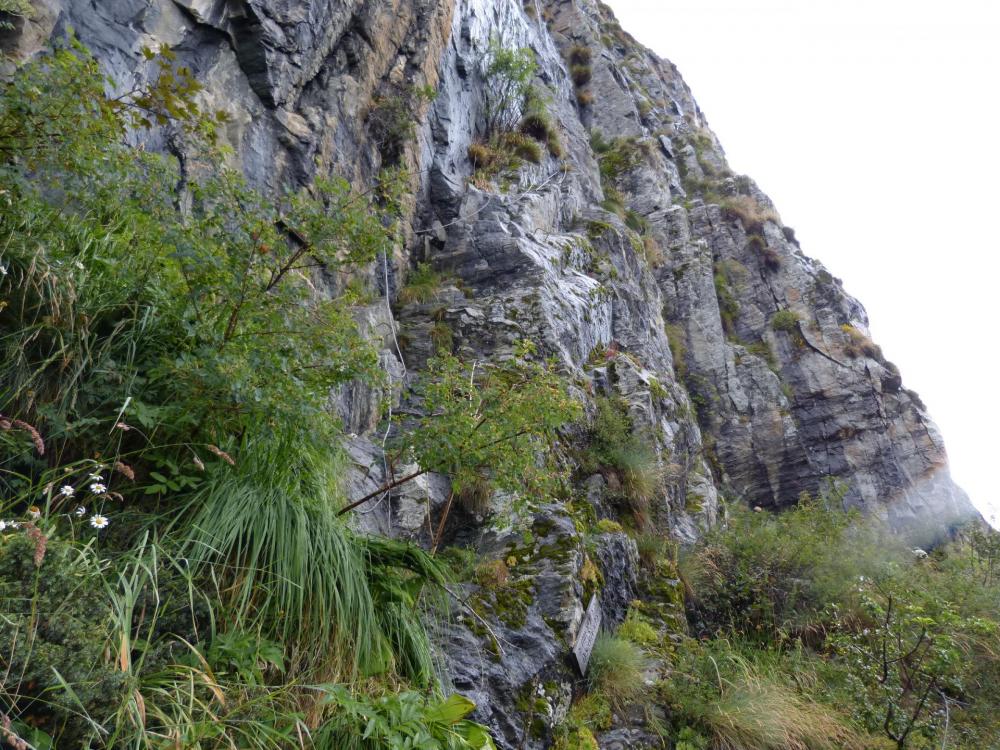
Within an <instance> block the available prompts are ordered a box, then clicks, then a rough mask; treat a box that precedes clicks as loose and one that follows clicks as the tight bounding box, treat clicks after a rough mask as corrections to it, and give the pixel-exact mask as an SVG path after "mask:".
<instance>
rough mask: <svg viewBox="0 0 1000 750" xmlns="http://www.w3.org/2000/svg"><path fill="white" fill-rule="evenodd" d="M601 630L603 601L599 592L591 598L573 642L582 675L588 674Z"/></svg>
mask: <svg viewBox="0 0 1000 750" xmlns="http://www.w3.org/2000/svg"><path fill="white" fill-rule="evenodd" d="M600 630H601V603H600V601H598V599H597V594H594V595H593V596H592V597H591V598H590V604H588V605H587V611H586V612H584V613H583V620H582V621H581V622H580V629H579V631H577V634H576V643H574V644H573V658H575V659H576V668H577V669H579V670H580V674H581V675H585V674H587V663H588V662H589V661H590V652H591V651H593V650H594V641H596V640H597V634H598V632H600Z"/></svg>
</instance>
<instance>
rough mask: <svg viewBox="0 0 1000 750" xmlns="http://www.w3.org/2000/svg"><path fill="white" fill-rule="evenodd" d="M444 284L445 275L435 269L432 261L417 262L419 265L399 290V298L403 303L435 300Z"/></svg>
mask: <svg viewBox="0 0 1000 750" xmlns="http://www.w3.org/2000/svg"><path fill="white" fill-rule="evenodd" d="M443 285H444V276H443V275H442V274H440V273H438V272H437V271H435V270H434V269H433V267H431V264H430V263H417V267H416V268H415V269H413V270H412V271H410V273H409V275H408V276H407V277H406V284H405V285H404V286H403V287H402V288H401V289H400V290H399V295H398V297H397V299H398V300H399V303H400V304H401V305H411V304H414V303H420V304H425V303H427V302H433V301H434V299H435V298H436V297H437V296H438V294H440V293H441V287H442V286H443Z"/></svg>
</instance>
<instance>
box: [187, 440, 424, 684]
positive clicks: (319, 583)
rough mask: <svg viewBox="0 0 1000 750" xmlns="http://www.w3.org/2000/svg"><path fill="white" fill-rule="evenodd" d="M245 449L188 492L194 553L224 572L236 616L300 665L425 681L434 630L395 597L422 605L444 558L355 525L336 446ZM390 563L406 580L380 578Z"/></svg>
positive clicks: (326, 675) (297, 668)
mask: <svg viewBox="0 0 1000 750" xmlns="http://www.w3.org/2000/svg"><path fill="white" fill-rule="evenodd" d="M241 455H242V458H241V460H240V462H239V463H238V464H237V466H236V467H234V468H233V469H231V470H230V469H229V468H228V467H227V468H226V469H222V470H220V472H219V475H218V476H217V477H216V478H215V481H212V482H210V483H207V484H206V485H205V486H204V488H202V489H200V490H199V491H196V492H195V493H194V494H193V495H192V496H191V500H190V507H191V512H192V517H191V520H190V526H189V528H188V530H187V532H186V547H187V549H189V551H190V555H191V557H192V558H193V559H195V560H197V561H199V562H200V563H201V564H203V565H207V566H209V568H210V569H211V570H212V573H213V576H214V577H217V578H218V579H219V580H221V581H223V590H224V591H225V592H226V606H227V609H228V611H229V612H230V617H231V618H233V621H234V625H236V626H237V627H239V628H241V629H244V630H251V631H259V632H261V633H263V634H264V635H265V637H268V638H271V639H274V640H277V641H280V642H282V643H284V644H285V647H286V649H288V651H289V659H290V665H291V669H292V670H293V671H294V672H305V673H307V674H318V675H321V676H322V677H323V679H331V678H336V679H341V680H344V679H352V678H355V677H357V676H358V675H372V674H377V673H381V672H385V671H388V670H391V669H395V668H399V669H401V670H402V671H404V672H405V673H406V674H407V676H408V677H411V678H414V679H417V680H423V681H425V682H426V681H427V680H428V679H429V678H430V676H431V672H432V665H431V663H430V655H429V651H428V646H427V642H426V638H425V636H422V635H420V633H422V632H423V631H422V630H418V628H419V620H415V619H414V618H415V615H414V613H413V611H412V609H407V608H402V609H401V608H400V606H399V605H400V604H405V605H409V606H410V607H412V606H413V605H415V604H416V599H417V593H418V591H419V584H421V583H423V582H425V581H428V580H430V581H433V582H438V583H440V582H443V575H442V574H441V572H440V570H439V568H438V566H436V565H435V564H434V563H433V562H432V561H431V560H430V558H427V557H426V556H425V555H423V553H421V552H419V551H418V550H416V549H413V550H410V551H409V553H408V554H406V555H404V554H400V553H399V551H397V553H396V554H394V555H393V556H390V555H389V554H388V553H389V550H390V548H389V547H388V546H387V545H388V544H389V543H388V542H375V541H374V540H368V541H366V540H362V539H358V538H356V537H355V536H354V535H353V534H352V532H350V531H349V530H348V529H347V527H346V525H345V524H344V522H343V521H342V520H341V519H339V518H337V515H336V514H337V511H338V510H339V508H340V507H341V505H342V504H343V497H342V495H341V493H340V488H339V485H338V478H339V466H338V463H339V462H337V461H335V460H334V457H333V456H331V455H330V454H329V453H328V452H325V451H322V450H321V449H319V448H317V447H315V446H309V445H303V444H293V443H291V442H288V441H285V442H282V441H267V442H264V441H254V442H251V443H249V444H247V445H246V446H245V447H244V449H243V450H242V451H241ZM375 571H378V573H376V572H375ZM390 572H391V573H392V574H393V575H396V576H399V587H398V588H396V587H394V586H393V585H391V584H390V582H389V581H387V580H382V579H381V577H380V575H379V574H382V573H384V574H389V573H390ZM413 577H417V584H416V588H415V587H414V583H413V581H412V578H413ZM407 585H408V586H409V587H410V589H411V591H410V592H407V591H406V588H405V586H407ZM407 593H409V595H408V596H407ZM401 599H402V601H401Z"/></svg>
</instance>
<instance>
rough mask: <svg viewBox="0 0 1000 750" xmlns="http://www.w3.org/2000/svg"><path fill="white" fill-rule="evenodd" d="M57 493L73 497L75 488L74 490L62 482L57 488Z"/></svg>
mask: <svg viewBox="0 0 1000 750" xmlns="http://www.w3.org/2000/svg"><path fill="white" fill-rule="evenodd" d="M59 494H60V495H63V496H64V497H73V495H74V494H76V490H74V489H73V487H72V486H70V485H68V484H64V485H63V486H62V487H60V488H59Z"/></svg>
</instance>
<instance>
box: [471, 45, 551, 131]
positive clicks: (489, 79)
mask: <svg viewBox="0 0 1000 750" xmlns="http://www.w3.org/2000/svg"><path fill="white" fill-rule="evenodd" d="M482 65H483V68H482V75H483V79H484V88H483V90H484V93H485V96H486V137H487V138H489V137H491V136H495V135H498V134H499V133H504V132H509V131H512V130H514V128H515V127H516V126H517V123H518V121H519V120H520V119H521V115H522V114H523V112H524V109H525V106H526V104H527V102H528V100H529V97H530V96H531V92H532V87H531V81H532V79H533V78H534V77H535V72H536V70H537V65H536V63H535V57H534V53H533V52H532V51H531V50H530V49H528V48H526V47H525V48H520V49H514V48H510V47H505V46H503V44H502V43H501V42H500V40H498V39H492V40H491V41H490V46H489V49H488V50H487V52H486V56H485V57H484V58H483V63H482Z"/></svg>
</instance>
